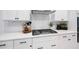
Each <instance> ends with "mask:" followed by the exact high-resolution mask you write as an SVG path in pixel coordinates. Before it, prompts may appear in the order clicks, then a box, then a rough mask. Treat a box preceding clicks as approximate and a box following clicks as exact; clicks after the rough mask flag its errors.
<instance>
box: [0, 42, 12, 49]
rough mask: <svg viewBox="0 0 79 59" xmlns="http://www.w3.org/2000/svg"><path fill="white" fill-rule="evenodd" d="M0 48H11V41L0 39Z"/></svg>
mask: <svg viewBox="0 0 79 59" xmlns="http://www.w3.org/2000/svg"><path fill="white" fill-rule="evenodd" d="M0 49H13V41H0Z"/></svg>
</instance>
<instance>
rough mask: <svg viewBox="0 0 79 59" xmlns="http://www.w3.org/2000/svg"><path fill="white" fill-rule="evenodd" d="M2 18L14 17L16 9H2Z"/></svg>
mask: <svg viewBox="0 0 79 59" xmlns="http://www.w3.org/2000/svg"><path fill="white" fill-rule="evenodd" d="M2 12H3V15H2V18H3V20H14V19H15V17H16V11H15V10H3V11H2Z"/></svg>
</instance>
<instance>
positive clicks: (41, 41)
mask: <svg viewBox="0 0 79 59" xmlns="http://www.w3.org/2000/svg"><path fill="white" fill-rule="evenodd" d="M49 44H50V43H49V37H36V38H33V49H49V48H50V45H49Z"/></svg>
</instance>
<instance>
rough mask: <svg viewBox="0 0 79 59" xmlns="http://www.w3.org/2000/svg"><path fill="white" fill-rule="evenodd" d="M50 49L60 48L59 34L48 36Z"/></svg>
mask: <svg viewBox="0 0 79 59" xmlns="http://www.w3.org/2000/svg"><path fill="white" fill-rule="evenodd" d="M49 40H50V49H58V48H61V40H60V39H59V36H50V39H49Z"/></svg>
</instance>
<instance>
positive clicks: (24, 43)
mask: <svg viewBox="0 0 79 59" xmlns="http://www.w3.org/2000/svg"><path fill="white" fill-rule="evenodd" d="M14 48H15V49H31V48H32V39H31V38H29V39H20V40H14Z"/></svg>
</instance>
